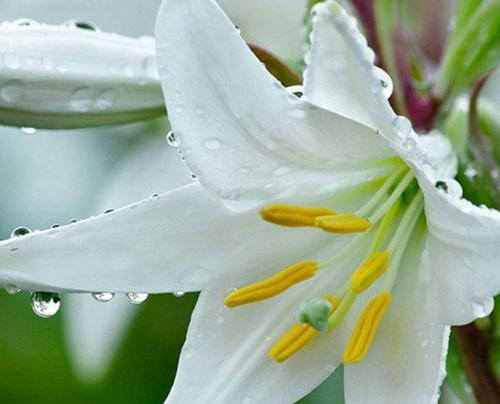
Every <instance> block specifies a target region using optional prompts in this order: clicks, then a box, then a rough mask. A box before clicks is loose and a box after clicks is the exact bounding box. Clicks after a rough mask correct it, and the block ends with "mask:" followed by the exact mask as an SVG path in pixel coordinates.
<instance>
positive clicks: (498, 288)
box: [418, 172, 500, 325]
mask: <svg viewBox="0 0 500 404" xmlns="http://www.w3.org/2000/svg"><path fill="white" fill-rule="evenodd" d="M418 178H419V183H420V187H421V189H422V190H423V192H424V195H425V213H426V219H427V227H428V232H429V238H428V243H427V247H426V249H425V251H424V260H425V264H426V268H427V277H428V279H429V288H428V293H429V299H432V301H433V302H434V303H435V308H434V313H435V315H436V321H438V322H440V323H443V324H452V325H458V324H466V323H469V322H471V321H473V320H474V319H475V318H477V317H482V316H485V315H487V314H489V312H490V311H491V310H492V309H493V299H492V298H493V296H495V295H496V294H498V293H499V292H500V272H499V271H498V265H499V263H500V250H499V249H498V246H499V245H500V212H498V211H496V210H493V209H488V208H486V207H478V206H475V205H473V204H472V203H471V202H469V201H467V200H465V199H462V198H461V196H462V195H461V193H462V189H461V187H460V185H459V184H458V183H457V182H456V181H454V180H447V181H445V184H446V186H447V188H448V191H447V193H446V192H445V191H444V190H440V189H438V188H437V187H436V179H433V178H432V177H431V176H428V175H427V174H426V173H424V172H419V175H418Z"/></svg>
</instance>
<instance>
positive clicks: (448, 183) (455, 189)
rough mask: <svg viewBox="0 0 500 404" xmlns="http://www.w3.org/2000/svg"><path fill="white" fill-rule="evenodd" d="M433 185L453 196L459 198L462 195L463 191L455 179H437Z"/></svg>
mask: <svg viewBox="0 0 500 404" xmlns="http://www.w3.org/2000/svg"><path fill="white" fill-rule="evenodd" d="M435 187H436V188H437V189H439V190H440V191H443V192H445V193H447V194H448V195H450V196H452V197H454V198H461V197H462V193H463V191H462V187H461V185H460V184H459V183H458V182H457V181H455V180H452V179H447V180H442V181H437V182H436V184H435Z"/></svg>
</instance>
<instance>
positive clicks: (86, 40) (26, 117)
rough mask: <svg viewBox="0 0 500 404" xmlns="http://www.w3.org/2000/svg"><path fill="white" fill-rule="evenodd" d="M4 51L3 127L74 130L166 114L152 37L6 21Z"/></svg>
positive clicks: (0, 31) (1, 35) (0, 36)
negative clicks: (130, 36) (131, 36)
mask: <svg viewBox="0 0 500 404" xmlns="http://www.w3.org/2000/svg"><path fill="white" fill-rule="evenodd" d="M0 49H1V50H2V55H3V57H2V63H0V78H1V81H0V121H1V122H2V123H4V124H8V125H17V126H33V127H45V128H68V127H82V126H97V125H109V124H114V123H121V122H130V121H135V120H143V119H148V118H152V117H156V116H160V115H162V114H164V113H165V108H164V102H163V96H162V93H161V89H160V86H159V82H158V72H157V69H156V61H155V52H154V41H153V39H152V38H150V37H142V38H139V39H132V38H127V37H122V36H118V35H116V34H106V33H102V32H98V31H92V30H88V29H81V28H75V27H66V26H50V25H43V24H37V23H30V24H28V25H19V24H18V23H3V24H1V25H0Z"/></svg>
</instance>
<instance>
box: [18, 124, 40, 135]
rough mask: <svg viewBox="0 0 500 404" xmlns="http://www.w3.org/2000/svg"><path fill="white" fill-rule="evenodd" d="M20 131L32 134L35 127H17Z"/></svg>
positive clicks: (34, 131)
mask: <svg viewBox="0 0 500 404" xmlns="http://www.w3.org/2000/svg"><path fill="white" fill-rule="evenodd" d="M19 130H20V131H21V132H22V133H24V134H25V135H34V134H35V133H36V129H35V128H28V127H25V126H23V127H21V128H20V129H19Z"/></svg>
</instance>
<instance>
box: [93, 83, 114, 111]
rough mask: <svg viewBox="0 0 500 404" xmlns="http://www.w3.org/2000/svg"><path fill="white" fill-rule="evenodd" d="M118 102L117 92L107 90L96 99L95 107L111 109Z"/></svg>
mask: <svg viewBox="0 0 500 404" xmlns="http://www.w3.org/2000/svg"><path fill="white" fill-rule="evenodd" d="M115 102H116V91H115V90H113V89H112V88H107V89H105V90H102V91H101V92H100V93H99V94H98V95H97V98H96V101H95V106H96V107H97V108H98V109H108V108H111V107H112V106H113V105H114V103H115Z"/></svg>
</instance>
